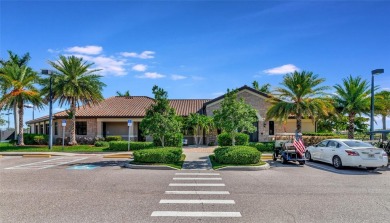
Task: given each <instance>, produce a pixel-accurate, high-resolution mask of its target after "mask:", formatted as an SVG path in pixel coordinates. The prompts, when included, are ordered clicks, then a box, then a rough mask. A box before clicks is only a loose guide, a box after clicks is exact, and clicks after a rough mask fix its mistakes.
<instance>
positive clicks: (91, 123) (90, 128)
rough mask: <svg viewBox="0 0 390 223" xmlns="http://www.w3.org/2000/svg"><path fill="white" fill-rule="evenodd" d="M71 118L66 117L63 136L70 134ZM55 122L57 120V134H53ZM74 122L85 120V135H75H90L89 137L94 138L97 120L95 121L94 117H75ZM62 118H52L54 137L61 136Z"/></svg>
mask: <svg viewBox="0 0 390 223" xmlns="http://www.w3.org/2000/svg"><path fill="white" fill-rule="evenodd" d="M71 121H72V120H71V119H66V126H65V138H67V137H69V136H70V123H71ZM55 122H57V123H58V124H57V125H58V135H55V130H54V126H55V124H54V123H55ZM76 122H87V135H76V137H77V136H83V137H91V138H95V137H96V136H97V121H96V118H89V119H84V118H83V119H79V118H76ZM61 123H62V119H56V120H53V137H54V139H56V138H62V129H63V127H62V125H61Z"/></svg>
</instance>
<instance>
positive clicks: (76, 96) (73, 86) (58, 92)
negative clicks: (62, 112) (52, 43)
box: [42, 55, 106, 145]
mask: <svg viewBox="0 0 390 223" xmlns="http://www.w3.org/2000/svg"><path fill="white" fill-rule="evenodd" d="M49 64H50V65H51V66H52V67H53V68H54V69H55V70H56V71H55V74H54V75H53V85H52V89H53V99H54V100H55V101H57V100H58V102H59V105H60V106H63V105H64V104H65V105H70V109H69V112H68V114H69V116H70V118H71V119H72V122H71V124H70V141H69V144H70V145H76V144H77V141H76V107H79V106H80V105H82V106H91V105H96V104H99V102H101V101H102V100H104V98H103V95H102V90H103V87H105V86H106V85H105V84H104V83H103V82H101V81H100V78H101V76H100V75H98V74H97V72H98V71H100V70H98V69H90V68H91V66H93V63H88V62H87V61H84V60H83V58H78V57H75V56H69V57H65V56H62V55H61V56H60V58H59V60H58V61H49ZM48 82H49V78H47V79H45V83H46V84H45V87H44V89H43V90H42V92H43V93H44V94H46V95H47V93H48V92H49V85H48ZM47 97H48V96H47Z"/></svg>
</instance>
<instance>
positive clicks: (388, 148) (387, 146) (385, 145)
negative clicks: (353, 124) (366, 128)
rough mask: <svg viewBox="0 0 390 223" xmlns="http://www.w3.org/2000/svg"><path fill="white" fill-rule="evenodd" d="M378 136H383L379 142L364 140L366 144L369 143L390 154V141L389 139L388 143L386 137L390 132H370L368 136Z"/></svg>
mask: <svg viewBox="0 0 390 223" xmlns="http://www.w3.org/2000/svg"><path fill="white" fill-rule="evenodd" d="M371 133H372V134H377V133H380V134H381V137H380V138H379V140H364V142H368V143H371V144H372V145H374V146H376V147H378V148H382V149H383V150H384V151H385V152H387V153H388V154H390V140H389V139H387V141H386V135H389V134H390V130H383V129H382V130H375V131H372V132H368V133H367V134H368V135H369V134H371Z"/></svg>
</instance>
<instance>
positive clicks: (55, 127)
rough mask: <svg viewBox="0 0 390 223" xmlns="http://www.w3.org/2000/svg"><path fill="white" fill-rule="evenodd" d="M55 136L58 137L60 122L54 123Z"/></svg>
mask: <svg viewBox="0 0 390 223" xmlns="http://www.w3.org/2000/svg"><path fill="white" fill-rule="evenodd" d="M54 135H58V122H54Z"/></svg>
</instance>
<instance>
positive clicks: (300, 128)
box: [297, 114, 302, 133]
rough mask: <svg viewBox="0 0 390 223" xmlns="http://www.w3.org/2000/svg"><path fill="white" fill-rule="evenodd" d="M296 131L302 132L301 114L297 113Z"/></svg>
mask: <svg viewBox="0 0 390 223" xmlns="http://www.w3.org/2000/svg"><path fill="white" fill-rule="evenodd" d="M297 133H302V115H301V114H297Z"/></svg>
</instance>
